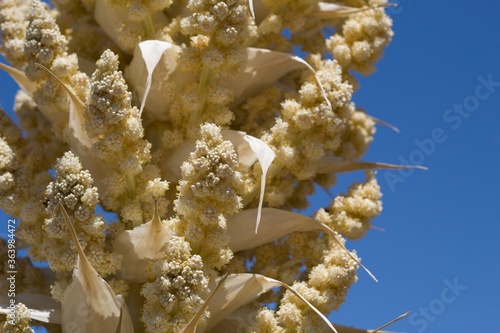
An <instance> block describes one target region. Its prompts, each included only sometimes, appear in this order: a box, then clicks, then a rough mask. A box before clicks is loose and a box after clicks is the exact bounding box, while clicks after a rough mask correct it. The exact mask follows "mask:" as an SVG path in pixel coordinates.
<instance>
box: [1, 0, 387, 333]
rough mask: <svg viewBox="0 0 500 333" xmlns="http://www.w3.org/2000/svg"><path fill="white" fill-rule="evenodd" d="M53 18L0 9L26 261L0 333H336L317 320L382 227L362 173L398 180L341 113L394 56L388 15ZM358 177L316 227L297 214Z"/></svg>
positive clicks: (173, 13) (101, 9)
mask: <svg viewBox="0 0 500 333" xmlns="http://www.w3.org/2000/svg"><path fill="white" fill-rule="evenodd" d="M53 6H54V7H51V6H49V5H47V4H45V3H44V2H42V1H40V0H31V1H24V0H5V1H1V2H0V33H1V38H2V44H1V52H2V53H3V54H4V55H5V59H6V60H7V61H8V62H9V63H10V65H7V64H0V68H1V69H2V70H5V71H6V72H7V73H8V74H9V75H11V76H12V78H13V79H14V80H15V81H16V82H17V83H18V84H19V86H20V88H21V89H20V90H19V92H18V93H17V95H16V97H15V105H14V113H15V116H16V117H17V119H18V121H17V122H14V121H13V120H12V119H11V117H10V116H9V114H8V113H6V112H5V111H3V110H1V112H0V208H1V209H2V210H3V211H4V212H6V213H8V214H9V215H11V216H12V217H15V218H16V219H18V220H19V221H20V223H19V228H18V230H17V235H18V242H19V243H18V244H20V246H21V244H22V246H25V247H27V248H28V254H29V256H28V258H22V259H18V261H17V265H18V274H19V276H18V282H19V288H18V290H17V292H18V293H20V295H19V297H18V298H16V299H18V300H19V303H18V304H17V305H16V306H15V309H14V310H12V309H9V308H8V303H5V300H4V298H1V299H0V300H1V302H0V320H1V321H2V323H3V324H2V325H3V326H2V327H1V328H0V331H3V332H32V330H31V328H30V326H29V324H32V325H33V324H37V325H43V326H45V327H46V329H47V330H48V331H50V332H59V331H61V330H62V331H63V332H77V331H82V332H92V333H100V332H103V333H104V332H106V333H107V332H125V333H130V332H151V333H153V332H184V333H188V332H192V333H194V332H323V331H325V330H329V331H336V329H335V328H334V327H338V328H339V329H338V331H339V332H341V331H342V329H340V328H342V326H340V325H338V326H337V324H335V325H333V324H332V323H330V322H329V321H328V320H327V319H326V317H325V315H328V313H330V312H331V311H332V310H336V309H338V308H339V307H340V306H341V304H342V303H343V302H344V300H345V298H346V295H347V292H348V290H349V287H350V286H351V285H352V284H353V283H354V282H356V280H357V270H358V268H360V267H362V268H364V269H365V270H366V268H365V267H364V266H363V265H361V263H360V258H359V257H358V256H357V254H356V252H355V251H349V250H348V249H347V248H346V246H345V238H347V239H359V238H361V237H362V236H364V235H365V234H366V232H367V231H368V230H369V228H370V226H371V220H372V219H373V218H375V217H376V216H378V215H379V214H380V211H381V209H382V206H381V202H380V197H381V193H380V187H379V186H378V184H377V181H376V179H375V173H374V172H373V171H372V170H371V169H374V168H380V167H389V168H394V167H395V166H392V165H389V164H382V163H376V162H364V161H360V159H361V158H362V156H363V155H364V153H365V151H366V150H367V148H368V146H369V144H370V143H371V142H372V140H373V135H374V133H375V124H376V123H377V120H376V119H375V118H372V117H371V116H369V115H368V114H367V113H366V112H365V111H363V110H362V109H361V108H358V107H356V105H355V104H354V103H353V101H352V96H353V93H354V91H355V90H356V89H357V88H358V87H357V83H356V80H355V79H354V75H353V74H354V73H355V72H360V73H362V74H365V75H366V74H370V73H371V72H372V71H373V68H374V64H375V63H376V61H377V60H378V59H379V58H380V57H381V55H382V52H383V49H384V48H385V47H386V46H387V45H388V43H389V42H390V39H391V37H392V30H391V24H392V22H391V19H390V18H389V17H388V16H387V15H386V14H385V12H384V7H385V6H386V1H385V0H369V1H365V0H346V1H324V2H323V1H318V0H298V1H292V0H249V1H248V0H184V1H172V0H154V1H145V0H72V1H66V0H58V1H54V4H53ZM294 53H295V54H294ZM296 53H300V54H301V56H300V57H299V56H298V55H296ZM353 170H365V172H366V174H367V178H366V181H365V182H364V183H361V184H357V183H355V184H353V185H352V186H351V187H350V188H349V190H348V192H347V194H345V195H338V196H337V197H335V198H334V199H332V202H331V204H330V207H329V208H327V209H320V210H319V211H318V212H316V214H314V217H313V218H310V217H306V216H303V215H300V214H298V213H295V212H293V210H294V209H300V208H305V207H307V206H308V205H309V201H308V196H309V195H310V194H312V193H313V192H314V190H315V185H319V186H321V187H323V188H328V187H330V186H332V185H333V184H334V183H335V179H336V178H335V177H336V174H337V173H340V172H348V171H353ZM99 208H100V209H104V210H105V211H106V212H108V213H114V214H104V217H103V216H101V215H98V214H97V213H96V210H97V209H99ZM105 218H106V219H108V218H109V219H111V220H110V221H106V220H105ZM0 249H1V250H2V252H1V253H2V255H1V256H0V267H3V268H4V271H5V272H6V271H7V268H6V267H7V265H6V262H7V261H8V257H7V256H4V255H3V253H4V252H6V249H7V243H5V242H4V241H0ZM4 249H5V251H4ZM32 260H33V261H35V260H36V261H45V262H47V263H48V266H49V267H48V268H43V269H42V268H38V267H36V265H33V263H32ZM5 272H0V276H1V277H2V281H5V280H6V279H5V278H3V277H4V275H5V274H6V273H5ZM367 272H368V273H369V271H368V270H367ZM369 274H370V275H371V273H369ZM372 277H373V276H372ZM2 283H4V282H2ZM0 287H1V288H0V290H2V291H5V290H6V288H5V285H3V284H0ZM277 288H280V289H277ZM7 301H8V300H7ZM3 315H6V317H5V318H4V317H3ZM11 315H12V316H14V317H15V320H11V319H9V318H10V317H9V316H11ZM30 320H31V323H30ZM356 331H357V332H367V331H365V330H356Z"/></svg>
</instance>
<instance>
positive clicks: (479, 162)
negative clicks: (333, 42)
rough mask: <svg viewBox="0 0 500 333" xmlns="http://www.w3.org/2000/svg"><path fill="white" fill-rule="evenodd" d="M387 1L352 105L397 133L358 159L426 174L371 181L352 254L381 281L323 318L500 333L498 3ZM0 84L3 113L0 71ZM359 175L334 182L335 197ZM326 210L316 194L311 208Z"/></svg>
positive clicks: (381, 137) (382, 131)
mask: <svg viewBox="0 0 500 333" xmlns="http://www.w3.org/2000/svg"><path fill="white" fill-rule="evenodd" d="M393 2H398V3H399V7H398V8H395V9H393V10H392V12H393V13H392V14H391V16H392V17H393V19H394V31H395V34H396V35H395V37H394V40H393V42H392V44H391V45H390V46H389V48H388V49H387V50H386V52H385V55H384V58H383V59H382V61H380V62H379V64H378V66H377V67H378V72H376V73H375V74H373V75H372V76H371V77H368V78H363V79H361V84H362V86H361V89H360V90H359V91H358V92H357V93H356V95H355V97H354V100H355V102H356V103H357V104H358V105H359V106H362V107H364V108H365V109H366V111H367V112H368V113H370V114H372V115H374V116H376V117H378V118H380V119H383V120H385V121H388V122H390V123H392V124H394V125H396V126H397V127H399V128H400V129H401V133H400V134H397V133H394V132H392V131H390V130H389V129H387V128H383V127H379V128H378V130H377V134H376V136H375V142H374V143H373V145H372V146H371V148H370V150H369V153H368V154H367V155H366V156H365V158H364V160H369V161H382V162H389V163H396V164H398V163H400V160H401V159H406V160H410V162H412V161H416V162H418V163H420V164H423V165H425V166H427V167H428V168H429V171H420V170H417V171H415V172H413V173H412V174H411V175H408V174H399V173H398V172H391V173H387V172H386V171H380V172H379V173H378V178H379V182H380V184H381V186H382V190H383V193H384V197H383V203H384V211H383V212H382V215H381V217H379V218H377V219H376V220H375V224H376V225H377V226H379V227H381V228H384V229H385V232H380V231H375V230H373V231H371V232H370V233H369V234H368V236H367V237H365V238H364V239H362V240H360V241H358V242H355V243H350V244H348V246H349V248H356V249H357V251H358V253H359V255H360V256H361V257H362V258H363V262H364V264H365V265H367V266H368V267H369V268H370V269H371V270H372V272H373V273H375V275H376V276H377V277H378V278H379V280H380V282H379V283H378V284H377V283H375V282H373V281H372V280H370V279H369V277H368V276H367V275H366V274H365V273H364V272H363V271H360V274H359V276H360V278H359V281H358V283H357V284H355V285H354V286H353V287H352V288H351V290H350V292H349V295H348V297H347V301H346V303H345V304H344V305H343V306H342V308H341V310H340V311H339V312H335V313H333V314H332V315H331V316H330V318H331V320H332V321H334V322H338V323H342V324H347V325H356V326H358V327H364V328H375V327H377V326H378V325H380V324H383V323H384V322H386V321H388V320H390V319H392V318H393V317H395V316H397V315H399V314H401V313H403V312H405V311H408V310H411V311H412V312H413V317H411V318H412V319H411V320H410V319H409V318H405V319H403V320H401V321H400V322H399V323H397V324H394V325H393V326H391V330H394V331H400V332H402V331H404V332H408V333H413V332H415V333H417V332H418V333H422V332H428V333H433V332H436V333H447V332H500V319H499V318H500V316H499V313H500V286H499V284H498V283H497V281H498V280H499V278H498V275H499V273H500V269H499V268H498V258H499V257H500V242H499V238H500V192H499V189H497V188H496V187H497V186H500V173H499V169H500V26H499V24H498V23H499V17H500V1H496V0H485V1H481V2H471V1H451V0H445V1H430V0H399V1H393ZM481 78H482V79H481ZM488 80H489V81H491V82H490V83H489V84H488V83H487V84H485V83H484V81H486V82H487V81H488ZM496 82H498V83H496ZM0 86H1V89H2V94H1V98H0V101H1V104H2V105H3V107H5V108H6V109H8V110H10V109H11V105H12V104H11V103H12V101H11V98H12V96H13V93H14V92H13V90H8V89H10V88H8V87H10V86H12V84H11V81H10V80H8V79H7V78H6V76H5V75H4V73H0ZM460 108H462V111H458V110H459V109H460ZM468 110H470V111H468ZM460 112H461V113H460ZM416 140H417V141H418V142H420V144H417V143H416ZM433 146H434V147H433ZM422 147H423V148H422ZM362 178H363V175H362V174H360V173H356V174H352V175H346V176H341V177H339V184H338V186H337V187H335V188H334V189H333V192H334V193H338V192H341V191H345V189H346V186H347V185H348V184H349V183H350V182H351V181H352V180H361V179H362ZM328 202H329V199H328V197H327V196H326V195H325V194H324V193H318V195H316V196H314V197H313V208H315V209H317V208H318V207H321V206H326V205H328ZM310 211H312V210H308V211H307V212H306V213H308V212H310ZM0 219H1V221H6V219H7V217H5V216H4V215H1V216H0ZM2 225H4V224H3V222H2Z"/></svg>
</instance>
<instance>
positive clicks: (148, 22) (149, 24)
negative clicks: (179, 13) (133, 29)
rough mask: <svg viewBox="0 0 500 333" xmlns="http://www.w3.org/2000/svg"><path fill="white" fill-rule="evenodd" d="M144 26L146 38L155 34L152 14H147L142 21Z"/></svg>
mask: <svg viewBox="0 0 500 333" xmlns="http://www.w3.org/2000/svg"><path fill="white" fill-rule="evenodd" d="M142 26H143V28H144V32H145V34H146V39H150V38H153V36H154V34H155V26H154V23H153V18H152V17H151V14H147V15H146V17H145V18H144V20H143V21H142Z"/></svg>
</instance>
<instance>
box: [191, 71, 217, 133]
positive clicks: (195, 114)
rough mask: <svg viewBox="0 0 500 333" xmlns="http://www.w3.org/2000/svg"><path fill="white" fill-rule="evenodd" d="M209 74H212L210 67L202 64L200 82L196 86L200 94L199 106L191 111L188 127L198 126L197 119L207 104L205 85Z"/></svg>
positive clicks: (207, 82)
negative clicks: (194, 110)
mask: <svg viewBox="0 0 500 333" xmlns="http://www.w3.org/2000/svg"><path fill="white" fill-rule="evenodd" d="M211 76H212V71H211V70H210V68H209V67H207V66H203V69H202V71H201V76H200V84H199V86H198V92H199V94H200V96H201V103H200V107H199V108H198V109H197V110H196V112H193V113H191V116H190V117H189V127H188V128H190V129H192V128H194V127H195V126H198V122H199V119H200V117H201V115H202V113H203V111H204V110H205V107H206V105H207V87H208V84H209V83H210V78H211Z"/></svg>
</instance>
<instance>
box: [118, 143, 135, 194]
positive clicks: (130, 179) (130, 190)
mask: <svg viewBox="0 0 500 333" xmlns="http://www.w3.org/2000/svg"><path fill="white" fill-rule="evenodd" d="M119 157H120V160H123V159H124V156H123V151H120V152H119ZM125 178H126V179H127V196H128V197H129V199H134V198H135V195H136V186H135V177H134V176H132V175H131V174H129V173H126V174H125Z"/></svg>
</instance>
